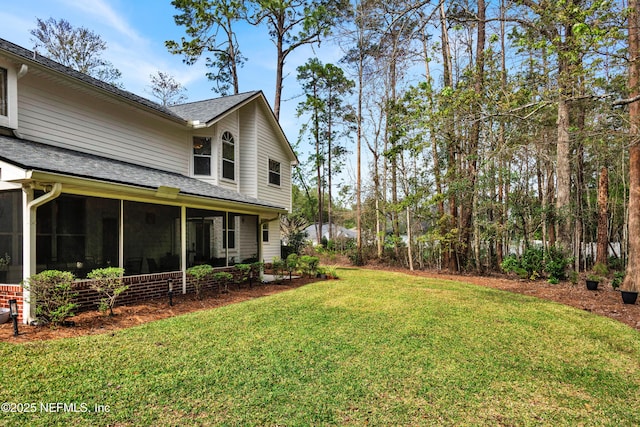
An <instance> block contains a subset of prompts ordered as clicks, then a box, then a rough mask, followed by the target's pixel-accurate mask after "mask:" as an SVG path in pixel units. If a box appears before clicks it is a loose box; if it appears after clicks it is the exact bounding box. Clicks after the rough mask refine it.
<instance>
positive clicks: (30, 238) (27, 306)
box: [22, 182, 62, 324]
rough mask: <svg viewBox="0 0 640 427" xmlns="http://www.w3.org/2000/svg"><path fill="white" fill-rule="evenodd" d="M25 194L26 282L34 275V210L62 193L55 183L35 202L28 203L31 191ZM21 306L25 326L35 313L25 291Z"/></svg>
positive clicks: (26, 190)
mask: <svg viewBox="0 0 640 427" xmlns="http://www.w3.org/2000/svg"><path fill="white" fill-rule="evenodd" d="M23 191H25V192H27V194H26V198H25V201H26V203H25V205H24V206H25V212H24V215H23V223H22V228H23V233H24V235H23V237H22V242H23V243H22V245H23V248H22V259H23V262H22V264H23V266H22V278H23V280H24V281H25V282H26V281H27V280H28V279H29V277H31V276H32V275H34V274H36V210H37V209H38V207H39V206H42V205H44V204H45V203H47V202H49V201H51V200H53V199H55V198H57V197H58V196H59V195H60V193H61V192H62V184H61V183H59V182H56V183H55V184H53V186H52V187H51V190H49V191H48V192H47V193H45V194H43V195H42V196H40V197H38V198H37V199H35V200H31V201H28V200H29V198H31V197H33V189H32V188H29V189H24V190H23ZM22 298H23V303H22V304H23V306H22V313H23V316H22V320H23V322H24V323H25V324H27V323H29V322H30V321H31V320H33V314H34V313H35V310H34V308H35V305H34V307H32V305H31V303H30V302H29V299H30V292H29V290H27V289H23V293H22Z"/></svg>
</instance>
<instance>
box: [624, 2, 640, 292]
mask: <svg viewBox="0 0 640 427" xmlns="http://www.w3.org/2000/svg"><path fill="white" fill-rule="evenodd" d="M638 7H640V2H639V1H638V0H630V1H629V59H630V64H629V82H628V85H629V97H630V98H632V97H634V96H637V95H638V94H639V92H640V91H639V90H638V76H639V74H640V58H638V55H640V40H639V39H638V25H640V19H639V14H638ZM639 134H640V103H639V102H638V101H636V102H633V103H631V104H630V105H629V139H630V141H629V142H630V148H629V259H628V262H627V271H626V275H625V278H624V282H623V283H622V287H621V288H622V289H624V290H634V291H638V290H640V285H639V283H640V140H639V139H638V136H639Z"/></svg>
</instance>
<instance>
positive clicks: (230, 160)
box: [222, 132, 236, 180]
mask: <svg viewBox="0 0 640 427" xmlns="http://www.w3.org/2000/svg"><path fill="white" fill-rule="evenodd" d="M235 158H236V151H235V142H234V140H233V135H231V133H229V132H225V133H223V134H222V177H223V178H226V179H230V180H235V165H236V162H235Z"/></svg>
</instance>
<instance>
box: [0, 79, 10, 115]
mask: <svg viewBox="0 0 640 427" xmlns="http://www.w3.org/2000/svg"><path fill="white" fill-rule="evenodd" d="M7 83H8V80H7V69H6V68H0V116H8V115H9V108H8V99H7Z"/></svg>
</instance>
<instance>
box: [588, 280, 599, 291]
mask: <svg viewBox="0 0 640 427" xmlns="http://www.w3.org/2000/svg"><path fill="white" fill-rule="evenodd" d="M598 283H599V282H598V281H597V280H587V289H589V290H590V291H595V290H597V289H598Z"/></svg>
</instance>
